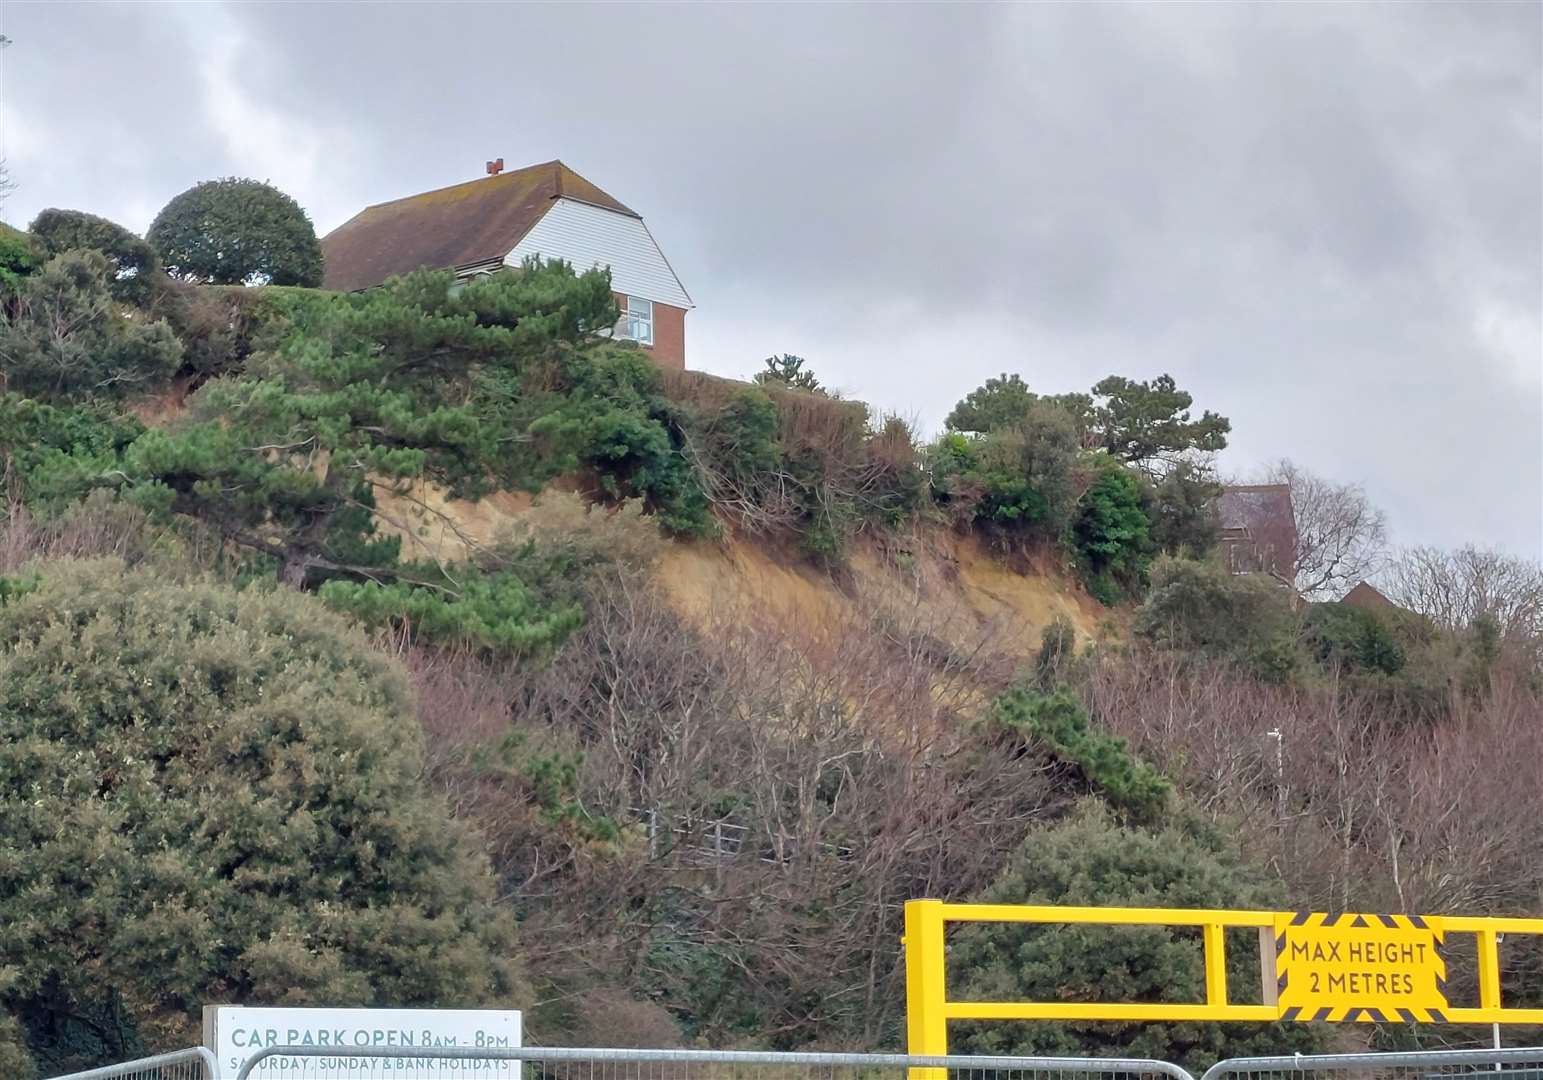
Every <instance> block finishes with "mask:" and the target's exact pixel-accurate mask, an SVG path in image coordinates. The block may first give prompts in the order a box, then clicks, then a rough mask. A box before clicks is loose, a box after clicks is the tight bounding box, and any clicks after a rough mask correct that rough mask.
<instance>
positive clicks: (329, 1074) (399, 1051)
mask: <svg viewBox="0 0 1543 1080" xmlns="http://www.w3.org/2000/svg"><path fill="white" fill-rule="evenodd" d="M372 1062H374V1063H378V1067H377V1066H376V1065H375V1064H372ZM345 1077H347V1078H349V1080H353V1078H354V1077H359V1078H365V1077H368V1078H372V1080H373V1078H377V1077H379V1078H406V1077H413V1078H415V1080H451V1078H454V1080H464V1078H466V1077H509V1078H511V1080H514V1078H516V1077H518V1078H519V1080H907V1077H909V1078H910V1080H1194V1077H1192V1076H1191V1075H1190V1074H1189V1073H1188V1072H1187V1071H1186V1070H1184V1069H1182V1068H1180V1067H1179V1066H1177V1065H1170V1064H1169V1063H1168V1062H1165V1061H1150V1060H1146V1059H1143V1058H1031V1057H967V1056H950V1057H912V1056H909V1055H906V1054H772V1053H757V1052H753V1051H732V1050H725V1051H717V1050H580V1049H561V1050H557V1049H549V1048H541V1047H520V1048H513V1049H476V1048H472V1047H464V1048H455V1049H450V1048H445V1049H438V1050H436V1049H430V1048H426V1047H420V1048H414V1049H408V1048H403V1047H395V1048H392V1047H379V1048H372V1049H369V1050H356V1051H348V1052H346V1053H344V1054H338V1053H337V1051H336V1050H330V1051H329V1050H328V1049H326V1048H321V1047H313V1046H305V1047H302V1046H278V1047H269V1048H268V1049H265V1050H263V1051H261V1052H260V1053H258V1054H256V1055H255V1056H253V1057H252V1058H250V1059H248V1060H247V1062H246V1064H245V1065H244V1066H242V1068H241V1071H240V1072H238V1073H237V1074H236V1075H235V1077H233V1078H231V1080H249V1078H254V1080H343V1078H345Z"/></svg>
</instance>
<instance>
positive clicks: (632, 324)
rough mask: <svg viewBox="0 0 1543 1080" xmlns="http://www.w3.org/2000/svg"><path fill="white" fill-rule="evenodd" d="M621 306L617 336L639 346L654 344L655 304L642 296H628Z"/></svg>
mask: <svg viewBox="0 0 1543 1080" xmlns="http://www.w3.org/2000/svg"><path fill="white" fill-rule="evenodd" d="M625 300H626V302H625V303H623V304H622V305H621V308H622V312H621V318H620V319H619V320H617V323H616V336H617V337H619V338H622V339H623V340H625V341H636V342H637V343H638V344H639V345H646V346H649V347H652V346H653V344H654V302H653V301H652V300H645V299H643V297H641V296H628V297H626V298H625Z"/></svg>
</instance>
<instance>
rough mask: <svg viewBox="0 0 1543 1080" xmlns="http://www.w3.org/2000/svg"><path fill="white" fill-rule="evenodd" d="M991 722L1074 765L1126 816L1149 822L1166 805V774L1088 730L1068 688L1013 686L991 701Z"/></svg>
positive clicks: (1110, 738)
mask: <svg viewBox="0 0 1543 1080" xmlns="http://www.w3.org/2000/svg"><path fill="white" fill-rule="evenodd" d="M1047 641H1048V638H1047ZM1042 658H1043V650H1042ZM991 722H992V723H993V724H995V725H996V726H997V727H999V728H1001V729H1004V730H1006V731H1010V732H1013V733H1015V734H1017V735H1019V736H1020V737H1023V738H1026V739H1027V740H1028V742H1029V744H1030V745H1031V746H1032V745H1038V746H1040V747H1044V748H1046V749H1048V750H1049V751H1050V753H1051V755H1052V756H1054V757H1056V758H1058V759H1060V760H1061V761H1063V762H1065V763H1066V764H1068V765H1071V766H1073V767H1075V768H1076V769H1078V770H1079V771H1080V772H1081V773H1082V778H1083V780H1084V781H1085V782H1086V783H1087V785H1088V786H1089V787H1090V788H1091V789H1092V790H1093V791H1096V792H1097V793H1099V794H1100V795H1102V796H1103V797H1104V799H1105V800H1106V801H1107V802H1108V803H1109V805H1111V806H1113V807H1115V808H1116V809H1118V810H1119V811H1120V812H1121V813H1122V814H1125V815H1128V816H1129V817H1130V818H1131V819H1132V820H1135V821H1144V822H1145V821H1154V820H1156V819H1157V818H1158V817H1159V816H1160V815H1161V813H1162V811H1163V809H1164V808H1165V807H1166V805H1167V802H1168V793H1169V791H1170V790H1171V785H1170V784H1169V783H1168V780H1167V778H1166V777H1164V776H1163V775H1162V774H1161V773H1159V772H1158V771H1157V770H1156V769H1154V768H1152V766H1150V765H1148V764H1146V763H1145V762H1144V761H1142V760H1140V759H1139V758H1137V757H1136V756H1135V755H1134V754H1132V753H1131V751H1130V750H1129V748H1128V747H1127V746H1126V745H1125V740H1124V739H1121V738H1117V737H1116V736H1113V735H1105V734H1102V733H1100V732H1096V731H1094V730H1093V729H1092V727H1091V725H1090V724H1089V722H1088V714H1087V711H1086V710H1084V709H1083V707H1082V703H1081V702H1080V701H1078V700H1077V698H1076V696H1075V695H1074V694H1072V693H1071V692H1070V691H1068V690H1055V691H1052V692H1049V693H1046V692H1044V691H1041V690H1038V689H1035V688H1033V687H1030V686H1018V687H1014V688H1012V689H1010V690H1008V691H1006V692H1005V693H1003V694H1001V695H1000V696H999V697H997V699H996V700H995V701H993V702H992V703H991Z"/></svg>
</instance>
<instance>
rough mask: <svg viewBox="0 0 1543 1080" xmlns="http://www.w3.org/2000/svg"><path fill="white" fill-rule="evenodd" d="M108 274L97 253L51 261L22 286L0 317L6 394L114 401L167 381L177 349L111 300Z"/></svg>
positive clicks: (156, 327) (167, 336) (168, 336)
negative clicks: (113, 399) (6, 311)
mask: <svg viewBox="0 0 1543 1080" xmlns="http://www.w3.org/2000/svg"><path fill="white" fill-rule="evenodd" d="M112 280H113V279H112V267H111V264H110V263H109V262H108V260H107V258H106V257H104V256H103V255H100V254H98V253H97V252H94V251H70V252H67V253H65V254H63V255H59V256H56V257H55V258H53V259H51V260H49V261H48V263H46V264H45V265H44V266H43V268H42V269H41V270H39V271H38V272H37V273H35V274H32V275H31V276H29V277H27V278H25V279H23V281H22V284H21V288H20V291H19V292H18V293H17V296H16V298H15V301H14V302H13V304H12V309H11V311H10V312H9V313H8V314H7V315H5V316H4V317H3V318H0V366H3V373H4V379H5V389H6V390H8V391H14V392H19V393H23V394H28V395H32V396H35V397H44V398H56V399H64V398H69V399H82V398H114V397H123V396H125V395H128V394H130V393H134V392H142V391H145V390H148V389H151V388H153V387H155V386H157V385H158V384H160V383H162V382H164V381H165V380H166V379H167V378H168V377H169V376H170V375H171V374H172V372H174V371H175V370H176V369H177V365H178V364H179V363H180V362H181V359H182V345H181V343H180V342H178V341H177V339H176V336H175V335H174V334H173V333H172V332H171V329H170V328H169V327H168V326H167V325H166V324H165V323H164V322H147V321H146V320H145V319H143V318H141V317H135V316H132V315H130V314H128V313H125V312H124V311H123V310H121V309H120V307H119V305H118V303H117V302H116V301H115V300H114V299H113V296H112V292H111V286H112Z"/></svg>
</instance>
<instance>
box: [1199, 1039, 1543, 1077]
mask: <svg viewBox="0 0 1543 1080" xmlns="http://www.w3.org/2000/svg"><path fill="white" fill-rule="evenodd" d="M1463 1077H1473V1078H1474V1080H1543V1047H1538V1046H1533V1047H1521V1048H1517V1049H1508V1050H1423V1051H1418V1052H1411V1053H1401V1054H1294V1055H1292V1056H1290V1057H1256V1058H1230V1059H1228V1060H1226V1061H1219V1062H1217V1063H1216V1064H1215V1065H1212V1066H1211V1067H1210V1068H1209V1069H1207V1070H1206V1071H1205V1074H1204V1075H1203V1076H1202V1077H1201V1080H1449V1078H1450V1080H1459V1078H1463Z"/></svg>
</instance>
